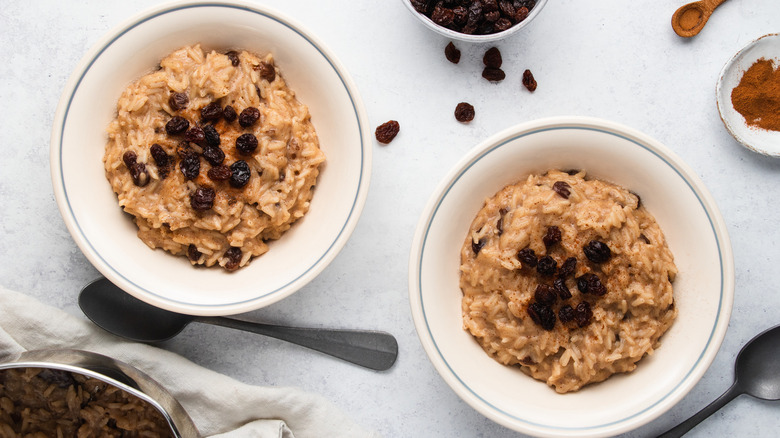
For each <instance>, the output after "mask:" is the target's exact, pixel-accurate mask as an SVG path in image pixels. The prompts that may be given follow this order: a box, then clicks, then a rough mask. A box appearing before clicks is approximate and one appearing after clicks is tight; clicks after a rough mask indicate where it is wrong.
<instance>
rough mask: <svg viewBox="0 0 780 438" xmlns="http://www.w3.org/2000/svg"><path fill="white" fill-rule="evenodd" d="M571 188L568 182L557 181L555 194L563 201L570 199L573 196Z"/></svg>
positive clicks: (554, 188)
mask: <svg viewBox="0 0 780 438" xmlns="http://www.w3.org/2000/svg"><path fill="white" fill-rule="evenodd" d="M570 188H571V186H570V185H569V183H567V182H566V181H555V183H554V184H553V186H552V189H553V190H554V191H555V193H557V194H558V196H560V197H561V198H563V199H569V195H571V191H570V190H569V189H570Z"/></svg>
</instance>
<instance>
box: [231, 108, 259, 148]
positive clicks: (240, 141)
mask: <svg viewBox="0 0 780 438" xmlns="http://www.w3.org/2000/svg"><path fill="white" fill-rule="evenodd" d="M242 114H243V113H242ZM255 149H257V137H255V135H254V134H250V133H246V134H241V135H240V136H238V138H237V139H236V150H237V151H239V152H241V153H242V154H251V153H252V152H254V151H255Z"/></svg>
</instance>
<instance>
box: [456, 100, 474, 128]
mask: <svg viewBox="0 0 780 438" xmlns="http://www.w3.org/2000/svg"><path fill="white" fill-rule="evenodd" d="M455 120H457V121H459V122H461V123H468V122H470V121H472V120H474V107H473V106H472V105H471V104H470V103H468V102H461V103H459V104H458V105H457V106H456V107H455Z"/></svg>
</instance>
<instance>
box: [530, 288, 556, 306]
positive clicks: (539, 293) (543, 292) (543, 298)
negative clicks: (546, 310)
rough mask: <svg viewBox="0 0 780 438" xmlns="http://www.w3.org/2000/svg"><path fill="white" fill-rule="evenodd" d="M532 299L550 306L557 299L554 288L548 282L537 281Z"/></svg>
mask: <svg viewBox="0 0 780 438" xmlns="http://www.w3.org/2000/svg"><path fill="white" fill-rule="evenodd" d="M534 299H535V300H536V301H537V302H538V303H541V304H544V305H545V306H550V305H552V304H553V303H555V301H556V300H557V299H558V295H556V291H555V289H553V288H552V286H550V285H549V284H544V283H539V284H538V285H537V286H536V290H535V291H534Z"/></svg>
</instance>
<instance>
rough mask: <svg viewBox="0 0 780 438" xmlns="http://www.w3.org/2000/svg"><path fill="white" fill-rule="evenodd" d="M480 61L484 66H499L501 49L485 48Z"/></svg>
mask: <svg viewBox="0 0 780 438" xmlns="http://www.w3.org/2000/svg"><path fill="white" fill-rule="evenodd" d="M482 62H483V63H484V64H485V67H490V68H501V64H502V63H503V60H502V58H501V51H500V50H498V48H497V47H491V48H489V49H487V51H486V52H485V55H484V56H483V57H482Z"/></svg>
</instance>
